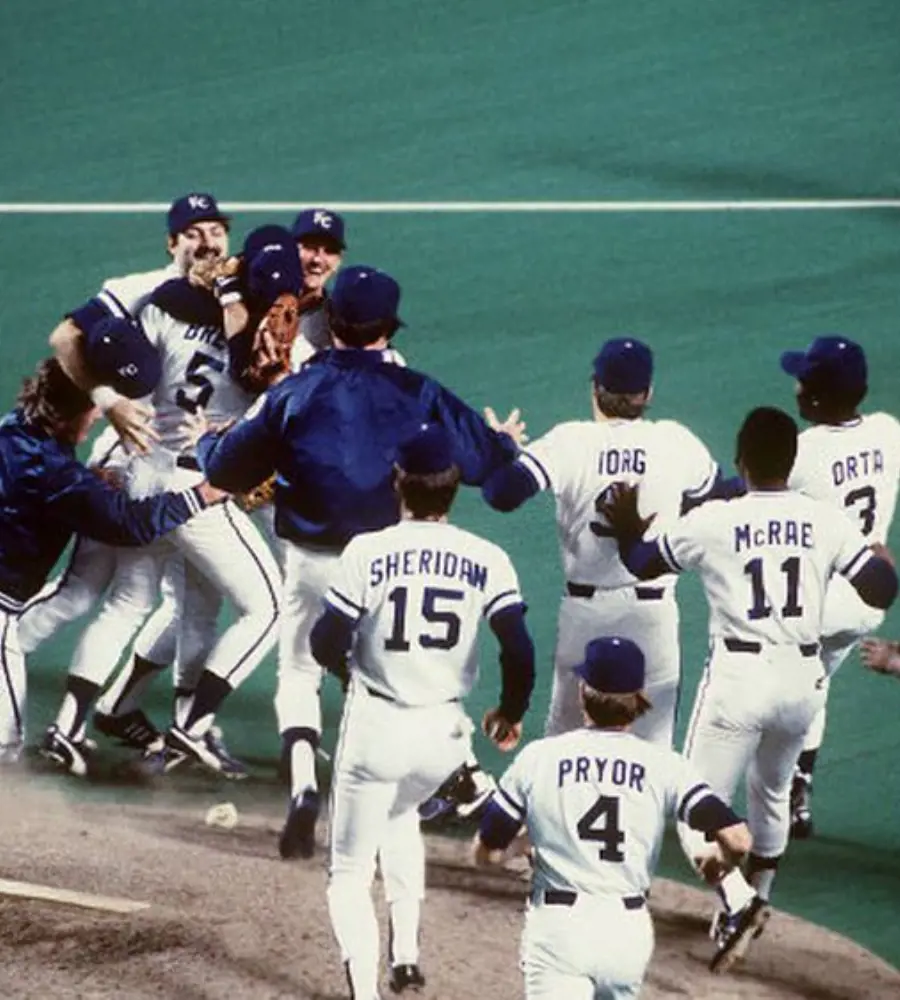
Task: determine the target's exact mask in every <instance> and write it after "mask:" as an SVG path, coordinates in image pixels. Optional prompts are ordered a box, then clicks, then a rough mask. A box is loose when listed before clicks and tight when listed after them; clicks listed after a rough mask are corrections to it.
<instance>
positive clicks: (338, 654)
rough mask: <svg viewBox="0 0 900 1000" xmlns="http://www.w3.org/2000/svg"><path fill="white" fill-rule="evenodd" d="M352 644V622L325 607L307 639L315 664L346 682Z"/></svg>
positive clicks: (330, 608)
mask: <svg viewBox="0 0 900 1000" xmlns="http://www.w3.org/2000/svg"><path fill="white" fill-rule="evenodd" d="M352 642H353V622H351V621H350V620H349V619H348V618H346V617H345V616H344V615H342V614H341V613H340V612H339V611H336V610H335V609H334V608H332V607H331V606H330V605H326V607H325V611H324V612H323V614H322V615H321V617H320V618H319V620H318V621H317V622H316V624H315V625H314V626H313V630H312V633H311V634H310V637H309V648H310V651H311V652H312V655H313V657H314V659H315V660H316V662H317V663H320V664H321V665H322V666H323V667H325V669H326V670H328V671H330V672H331V673H333V674H336V675H337V676H338V677H340V678H341V679H342V680H346V677H347V653H348V652H349V651H350V645H351V643H352Z"/></svg>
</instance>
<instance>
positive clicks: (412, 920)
mask: <svg viewBox="0 0 900 1000" xmlns="http://www.w3.org/2000/svg"><path fill="white" fill-rule="evenodd" d="M421 905H422V901H421V900H419V899H398V900H397V901H396V902H392V903H391V904H390V911H391V965H418V964H419V910H420V908H421Z"/></svg>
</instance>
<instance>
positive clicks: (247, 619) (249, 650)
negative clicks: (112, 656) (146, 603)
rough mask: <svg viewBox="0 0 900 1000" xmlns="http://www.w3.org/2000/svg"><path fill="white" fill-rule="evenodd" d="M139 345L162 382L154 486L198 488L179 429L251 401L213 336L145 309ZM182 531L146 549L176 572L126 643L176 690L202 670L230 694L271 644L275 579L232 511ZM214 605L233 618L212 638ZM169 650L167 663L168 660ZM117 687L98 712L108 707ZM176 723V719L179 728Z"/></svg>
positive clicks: (262, 545)
mask: <svg viewBox="0 0 900 1000" xmlns="http://www.w3.org/2000/svg"><path fill="white" fill-rule="evenodd" d="M141 322H142V324H143V327H144V330H145V332H146V334H147V338H148V340H149V341H150V343H151V344H153V345H154V346H155V347H156V348H157V350H158V351H159V352H160V356H161V360H162V377H161V379H160V381H159V384H158V386H157V387H156V389H155V390H154V392H153V394H152V396H151V403H152V405H153V407H154V410H155V413H156V417H155V422H156V428H157V431H158V433H159V435H160V441H159V445H158V447H156V448H155V449H154V451H153V453H152V457H153V460H154V461H155V462H156V463H157V465H158V467H159V468H160V469H161V470H162V471H161V480H162V482H161V485H164V486H165V488H168V489H172V488H176V489H177V488H183V487H186V486H189V485H194V484H196V483H198V482H200V481H202V479H203V475H202V473H201V472H200V471H199V468H198V466H197V464H196V460H195V458H194V455H193V449H192V447H191V446H190V445H189V444H188V443H187V438H186V430H187V427H186V424H187V421H188V418H189V416H190V415H191V414H193V413H195V412H196V411H197V410H198V409H200V408H202V409H203V410H204V412H205V414H206V416H207V418H208V419H209V421H210V422H211V423H220V422H224V421H226V420H229V419H231V418H234V417H239V416H241V415H242V414H243V412H244V411H245V410H246V409H247V407H248V406H249V404H250V402H251V401H252V397H251V396H250V395H249V394H248V393H247V392H245V390H243V389H242V388H241V387H240V386H239V385H237V383H235V382H234V381H233V380H232V379H231V378H230V376H229V374H228V348H227V342H226V339H225V335H224V333H223V331H222V330H221V329H220V328H218V327H213V326H201V325H197V324H190V323H187V322H183V321H181V320H179V319H176V318H175V317H173V316H171V315H170V314H168V313H166V312H164V311H163V310H162V309H161V308H160V307H159V306H157V305H155V304H153V303H150V304H149V305H147V306H146V307H145V308H144V310H143V312H142V313H141ZM194 520H195V523H194V524H193V525H185V526H184V527H185V528H190V530H185V531H181V530H180V529H178V530H176V531H173V532H171V533H170V535H169V536H167V538H166V540H165V542H164V543H161V544H160V545H159V546H158V547H155V549H156V551H155V555H156V558H157V559H158V561H159V563H160V572H161V568H162V564H163V563H164V562H165V561H166V560H167V559H168V558H170V555H171V551H172V548H174V549H175V551H176V552H177V553H178V554H180V556H181V557H182V558H183V560H184V564H185V565H184V566H183V567H179V566H178V565H177V564H173V565H172V571H171V573H170V575H169V578H168V580H167V586H166V587H165V588H164V590H163V602H162V604H160V606H159V607H158V608H157V610H156V611H155V612H154V614H153V615H152V616H151V618H150V619H149V620H148V621H147V622H146V624H145V625H144V627H143V629H142V630H141V632H140V633H139V635H138V637H137V639H136V640H135V652H136V653H137V654H138V655H139V656H141V657H143V658H144V659H146V660H149V661H150V662H151V663H158V664H168V663H171V662H173V660H175V661H176V679H175V680H176V687H178V688H184V689H192V688H193V687H194V686H195V684H196V681H197V678H198V676H199V673H200V672H201V671H202V670H203V669H207V670H209V671H210V672H211V673H213V674H215V675H216V676H218V677H221V678H223V679H224V680H226V681H228V683H229V685H230V686H231V687H232V688H235V687H237V686H238V685H239V684H241V683H242V682H243V680H245V679H246V677H247V676H249V674H250V673H251V672H252V671H253V670H254V669H255V668H256V666H257V665H258V664H259V663H260V662H261V661H262V659H263V658H264V657H265V655H266V654H267V653H268V651H269V650H270V649H271V648H272V646H273V645H274V643H275V641H276V631H275V625H276V621H277V618H278V606H279V591H280V575H279V571H278V567H277V565H276V563H275V560H274V557H273V555H272V552H271V550H270V549H269V547H268V545H267V544H266V542H265V541H264V539H263V538H262V536H261V535H260V533H259V531H258V530H257V528H256V527H255V525H254V523H253V521H252V520H251V519H250V518H249V517H248V515H247V514H245V513H244V512H243V511H242V510H240V509H239V508H238V507H237V506H236V505H235V504H234V503H233V502H231V501H226V502H225V503H223V504H216V505H214V506H212V507H209V508H207V510H205V511H203V513H202V514H201V515H200V516H198V517H197V518H195V519H194ZM223 597H227V598H228V599H229V600H230V601H231V603H232V605H233V606H234V609H235V612H236V614H235V619H234V621H233V622H232V624H230V625H229V626H228V627H227V628H226V629H225V630H224V632H223V633H222V634H221V636H219V637H218V639H217V638H216V619H217V616H218V612H219V609H220V607H221V603H222V599H223ZM176 651H177V655H176ZM120 687H121V685H120V684H119V685H115V686H114V688H113V690H112V691H111V692H110V697H107V698H105V699H104V700H103V702H102V703H101V708H104V709H106V708H107V707H109V702H110V701H112V700H114V696H115V694H116V693H118V691H119V688H120ZM179 721H181V720H179Z"/></svg>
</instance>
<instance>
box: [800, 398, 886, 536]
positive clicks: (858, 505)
mask: <svg viewBox="0 0 900 1000" xmlns="http://www.w3.org/2000/svg"><path fill="white" fill-rule="evenodd" d="M898 481H900V422H898V421H897V420H896V419H895V418H894V417H892V416H891V415H890V414H888V413H871V414H868V415H866V416H862V417H857V418H856V419H855V420H850V421H848V422H847V423H845V424H839V425H837V426H829V425H827V424H817V425H816V426H814V427H809V428H807V429H806V430H805V431H804V432H803V433H802V434H801V435H800V438H799V440H798V442H797V460H796V462H795V463H794V469H793V472H792V473H791V478H790V480H789V485H790V487H791V489H795V490H798V491H799V492H801V493H805V494H807V496H811V497H816V498H817V499H819V500H825V501H826V502H828V503H830V504H831V505H832V506H834V507H839V508H841V509H842V510H845V511H846V513H847V514H848V515H850V517H852V518H853V519H854V520H855V521H856V524H857V526H858V527H859V529H860V531H862V533H863V535H865V537H866V539H867V541H869V542H881V543H882V544H883V543H884V542H886V540H887V535H888V531H889V530H890V527H891V521H892V520H893V517H894V510H895V508H896V505H897V486H898Z"/></svg>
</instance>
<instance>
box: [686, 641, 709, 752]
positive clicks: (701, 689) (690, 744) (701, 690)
mask: <svg viewBox="0 0 900 1000" xmlns="http://www.w3.org/2000/svg"><path fill="white" fill-rule="evenodd" d="M710 660H712V645H710V647H709V653H708V654H707V657H706V663H705V664H704V667H703V676H702V677H701V678H700V684H699V686H698V688H697V696H696V698H695V699H694V709H693V711H692V712H691V719H690V722H689V723H688V730H687V734H686V735H685V738H684V749H683V750H682V753H683V754H684V756H685V757H688V758H690V756H691V751H692V750H693V748H694V736H695V735H696V730H697V720H698V719H699V718H700V713H701V712H702V710H703V702H704V700H705V698H706V694H707V692H708V690H709V681H710V669H709V665H710Z"/></svg>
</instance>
